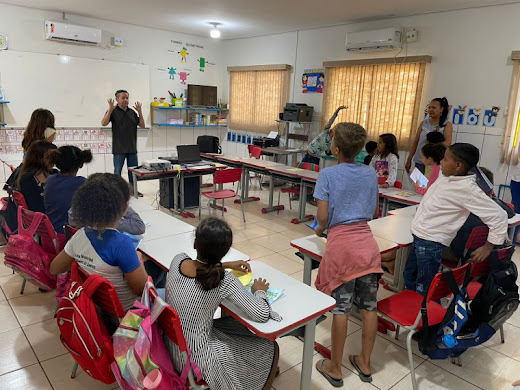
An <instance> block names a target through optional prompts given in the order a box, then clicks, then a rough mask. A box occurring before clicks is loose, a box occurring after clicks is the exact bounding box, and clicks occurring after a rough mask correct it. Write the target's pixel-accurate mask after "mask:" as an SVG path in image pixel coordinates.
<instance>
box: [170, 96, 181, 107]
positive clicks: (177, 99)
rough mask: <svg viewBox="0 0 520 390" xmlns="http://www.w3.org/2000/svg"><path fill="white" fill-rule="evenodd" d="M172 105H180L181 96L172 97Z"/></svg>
mask: <svg viewBox="0 0 520 390" xmlns="http://www.w3.org/2000/svg"><path fill="white" fill-rule="evenodd" d="M172 106H174V107H182V98H181V99H179V98H175V99H172Z"/></svg>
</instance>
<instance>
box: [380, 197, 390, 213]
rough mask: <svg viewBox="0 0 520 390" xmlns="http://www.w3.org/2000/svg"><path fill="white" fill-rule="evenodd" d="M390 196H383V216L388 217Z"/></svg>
mask: <svg viewBox="0 0 520 390" xmlns="http://www.w3.org/2000/svg"><path fill="white" fill-rule="evenodd" d="M388 203H389V201H388V198H386V197H384V198H383V210H382V212H381V214H382V216H383V217H386V216H387V215H388Z"/></svg>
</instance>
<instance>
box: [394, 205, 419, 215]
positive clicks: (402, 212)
mask: <svg viewBox="0 0 520 390" xmlns="http://www.w3.org/2000/svg"><path fill="white" fill-rule="evenodd" d="M417 207H419V206H416V205H413V206H408V207H403V208H402V209H395V210H389V211H388V214H389V215H395V216H397V217H407V218H413V217H415V213H416V212H417Z"/></svg>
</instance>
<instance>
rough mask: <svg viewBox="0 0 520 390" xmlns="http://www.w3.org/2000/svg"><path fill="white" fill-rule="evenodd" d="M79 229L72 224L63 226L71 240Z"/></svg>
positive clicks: (67, 237)
mask: <svg viewBox="0 0 520 390" xmlns="http://www.w3.org/2000/svg"><path fill="white" fill-rule="evenodd" d="M78 230H79V229H76V228H75V227H72V226H70V225H65V226H64V227H63V231H64V232H65V238H66V239H67V241H69V240H70V239H71V238H72V236H73V235H74V234H76V232H77V231H78Z"/></svg>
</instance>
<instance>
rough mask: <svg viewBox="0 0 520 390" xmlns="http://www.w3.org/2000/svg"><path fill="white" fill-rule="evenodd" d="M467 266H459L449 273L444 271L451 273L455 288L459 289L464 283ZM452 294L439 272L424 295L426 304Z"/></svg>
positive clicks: (467, 264)
mask: <svg viewBox="0 0 520 390" xmlns="http://www.w3.org/2000/svg"><path fill="white" fill-rule="evenodd" d="M469 266H470V264H469V263H466V264H464V265H463V266H460V267H459V268H455V269H453V270H451V271H446V272H453V277H454V278H455V281H456V282H457V286H458V287H459V288H460V287H461V286H462V284H463V283H464V279H465V277H466V272H467V269H468V267H469ZM452 294H453V293H452V291H451V288H450V285H449V284H448V282H447V281H446V278H445V277H444V275H443V274H442V273H441V272H439V273H438V274H437V275H435V277H434V278H433V280H432V283H431V284H430V288H429V289H428V292H427V293H426V302H430V301H438V300H439V299H441V298H445V297H449V296H450V295H452Z"/></svg>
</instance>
